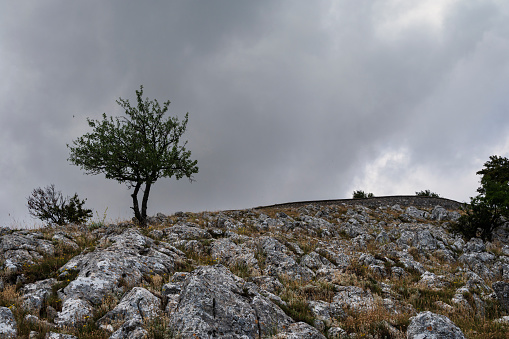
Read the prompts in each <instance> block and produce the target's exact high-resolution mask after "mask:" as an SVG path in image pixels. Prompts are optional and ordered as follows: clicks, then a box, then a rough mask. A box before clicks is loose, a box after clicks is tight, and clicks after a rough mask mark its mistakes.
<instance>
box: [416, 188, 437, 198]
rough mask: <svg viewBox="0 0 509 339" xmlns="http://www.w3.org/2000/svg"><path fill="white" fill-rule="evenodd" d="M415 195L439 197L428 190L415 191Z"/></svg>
mask: <svg viewBox="0 0 509 339" xmlns="http://www.w3.org/2000/svg"><path fill="white" fill-rule="evenodd" d="M415 195H416V196H418V197H431V198H440V195H438V194H437V193H435V192H431V191H430V190H425V191H420V192H415Z"/></svg>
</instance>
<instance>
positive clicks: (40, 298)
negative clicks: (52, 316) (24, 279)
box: [20, 278, 57, 314]
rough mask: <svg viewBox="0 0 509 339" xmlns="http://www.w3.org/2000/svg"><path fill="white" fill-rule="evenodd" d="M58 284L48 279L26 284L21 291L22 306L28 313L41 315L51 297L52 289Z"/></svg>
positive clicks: (52, 279)
mask: <svg viewBox="0 0 509 339" xmlns="http://www.w3.org/2000/svg"><path fill="white" fill-rule="evenodd" d="M56 282H57V280H56V279H54V278H51V279H46V280H41V281H37V282H35V283H33V284H26V285H25V286H24V287H23V288H22V289H21V291H20V292H21V294H22V297H21V305H22V307H23V308H24V309H25V310H26V311H28V312H33V313H35V314H39V312H40V311H41V308H42V306H43V303H44V301H45V300H46V299H47V298H48V297H49V296H50V294H51V292H52V291H51V288H52V286H53V285H55V284H56Z"/></svg>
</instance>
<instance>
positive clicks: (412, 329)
mask: <svg viewBox="0 0 509 339" xmlns="http://www.w3.org/2000/svg"><path fill="white" fill-rule="evenodd" d="M407 338H408V339H424V338H426V339H465V336H464V335H463V332H461V330H460V329H459V327H458V326H456V325H455V324H454V323H453V322H452V321H451V320H450V319H449V318H447V317H446V316H443V315H440V314H435V313H431V312H429V311H426V312H421V313H419V314H417V315H416V316H415V317H412V318H410V325H409V326H408V329H407Z"/></svg>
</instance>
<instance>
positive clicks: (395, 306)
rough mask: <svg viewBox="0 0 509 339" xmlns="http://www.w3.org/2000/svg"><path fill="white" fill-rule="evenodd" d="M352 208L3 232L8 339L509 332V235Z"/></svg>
mask: <svg viewBox="0 0 509 339" xmlns="http://www.w3.org/2000/svg"><path fill="white" fill-rule="evenodd" d="M458 217H459V213H458V211H455V210H447V209H445V208H443V207H440V206H436V207H432V208H422V207H421V208H416V207H412V206H410V207H400V206H399V205H393V206H378V207H366V206H361V205H348V204H345V203H341V204H332V205H325V204H309V205H305V206H300V207H299V206H290V207H288V206H287V207H283V206H280V207H272V208H270V207H268V208H261V209H252V210H240V211H225V212H204V213H198V214H195V213H183V212H179V213H176V214H175V215H172V216H165V215H162V214H158V215H157V216H156V217H153V218H151V220H150V226H149V227H148V228H143V229H140V228H137V227H135V225H133V224H130V223H127V222H126V223H119V224H115V225H101V224H92V225H69V226H66V227H56V228H44V229H39V230H18V231H12V230H10V229H6V228H4V229H0V254H1V255H0V264H1V265H2V273H1V274H2V276H1V281H0V290H1V292H0V337H1V338H464V337H465V338H509V336H508V333H509V316H508V314H509V237H508V234H509V232H508V231H507V229H502V230H499V232H498V233H497V235H496V237H495V239H496V240H494V241H493V242H483V241H482V240H480V239H472V240H470V241H468V242H465V241H464V240H463V239H462V238H461V237H459V236H455V235H452V234H450V233H449V232H448V231H447V226H448V225H449V223H450V222H453V221H454V220H455V219H457V218H458Z"/></svg>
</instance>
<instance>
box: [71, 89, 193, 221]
mask: <svg viewBox="0 0 509 339" xmlns="http://www.w3.org/2000/svg"><path fill="white" fill-rule="evenodd" d="M142 96H143V86H140V90H139V91H136V99H137V105H136V106H131V104H130V103H129V101H128V100H124V99H122V98H119V100H117V101H116V102H117V104H118V105H120V106H121V107H122V108H123V109H124V113H125V116H122V117H115V118H113V117H107V116H106V113H103V116H102V120H93V119H87V121H88V125H89V126H90V127H91V128H93V131H92V132H90V133H87V134H85V135H83V136H81V137H79V138H78V139H76V140H74V141H73V143H72V146H69V145H67V146H68V147H69V149H70V157H69V161H70V162H72V163H73V164H75V165H77V166H80V167H81V168H82V169H84V170H85V171H86V174H101V173H104V174H105V176H106V178H107V179H114V180H117V181H118V182H120V183H125V184H127V186H128V188H129V189H131V188H134V191H133V193H132V194H131V197H132V200H133V206H132V209H133V210H134V215H135V218H136V219H137V220H138V221H139V222H140V223H141V224H145V223H146V218H147V203H148V197H149V194H150V188H151V186H152V184H153V183H155V182H156V181H157V180H158V179H159V178H163V177H168V178H171V177H175V179H177V180H179V179H181V178H183V177H187V178H188V179H189V180H190V181H192V180H193V174H195V173H198V167H197V161H196V160H191V152H190V151H188V150H187V149H186V144H187V141H185V142H181V140H180V139H181V137H182V135H183V134H184V132H185V131H186V127H187V122H188V118H189V113H187V114H186V115H185V118H184V120H182V121H179V119H178V118H177V117H166V116H165V115H166V113H167V111H168V106H169V105H170V101H166V102H164V103H163V105H162V107H161V105H160V104H159V103H158V101H157V100H155V99H154V100H149V99H148V98H145V99H143V97H142ZM143 184H144V185H145V187H144V189H143V198H142V206H141V209H140V207H139V203H138V194H139V192H140V190H141V188H142V185H143Z"/></svg>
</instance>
